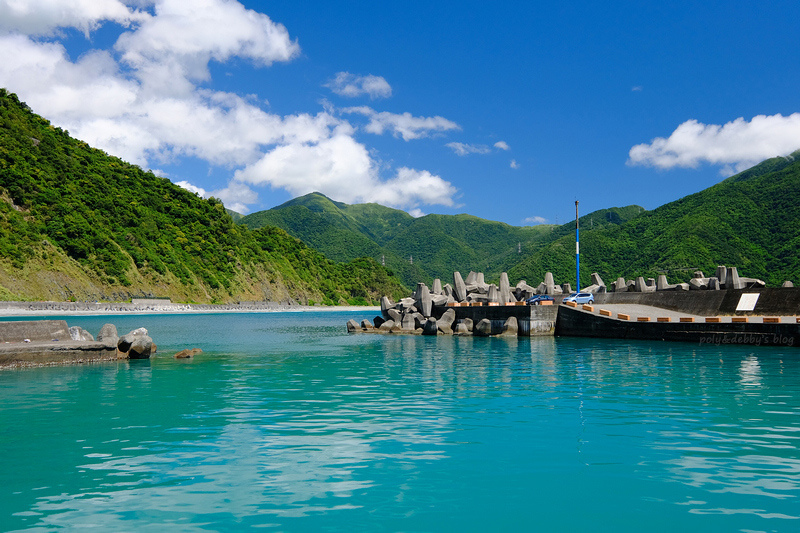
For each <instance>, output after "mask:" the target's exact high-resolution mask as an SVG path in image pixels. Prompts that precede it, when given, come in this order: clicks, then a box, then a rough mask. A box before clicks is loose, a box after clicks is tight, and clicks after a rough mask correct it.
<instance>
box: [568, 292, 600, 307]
mask: <svg viewBox="0 0 800 533" xmlns="http://www.w3.org/2000/svg"><path fill="white" fill-rule="evenodd" d="M564 302H575V303H576V304H593V303H594V294H592V293H590V292H573V293H572V294H570V295H569V296H567V297H566V298H564Z"/></svg>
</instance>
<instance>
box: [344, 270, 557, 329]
mask: <svg viewBox="0 0 800 533" xmlns="http://www.w3.org/2000/svg"><path fill="white" fill-rule="evenodd" d="M548 281H549V283H548ZM554 287H555V285H554V283H553V281H552V274H549V280H546V282H545V283H543V284H541V286H540V287H538V288H537V287H532V286H530V285H528V284H527V283H526V282H525V281H524V280H523V281H520V282H519V283H517V285H516V286H514V287H511V285H510V283H509V280H508V275H507V274H506V273H505V272H503V273H502V274H501V275H500V284H499V285H495V284H489V283H486V282H485V278H484V274H483V273H482V272H470V273H469V275H468V276H467V278H466V279H463V278H462V276H461V273H460V272H454V273H453V284H452V285H451V284H449V283H448V284H446V285H442V283H441V280H439V279H436V280H435V281H434V282H433V287H432V288H429V287H428V286H427V285H426V284H424V283H418V284H417V288H416V290H415V291H414V293H413V294H412V295H411V296H409V297H408V298H403V299H401V300H400V301H399V302H396V303H395V302H392V301H391V300H389V298H388V297H386V296H384V297H383V298H381V315H380V316H376V317H375V318H374V319H373V320H372V321H369V320H362V321H361V323H358V322H356V321H355V320H350V321H348V323H347V330H348V331H349V332H350V333H360V332H368V333H369V332H378V333H406V334H415V333H417V334H421V335H477V336H493V335H517V336H530V335H552V334H553V331H554V328H555V321H556V308H555V305H553V304H554V302H555V300H554V299H553V298H550V299H548V300H545V301H543V302H541V303H542V304H543V305H528V304H527V300H528V299H529V298H531V297H533V296H534V295H536V294H547V291H548V290H551V291H552V290H554ZM561 291H562V289H561V288H560V287H559V288H558V292H559V293H560V292H561Z"/></svg>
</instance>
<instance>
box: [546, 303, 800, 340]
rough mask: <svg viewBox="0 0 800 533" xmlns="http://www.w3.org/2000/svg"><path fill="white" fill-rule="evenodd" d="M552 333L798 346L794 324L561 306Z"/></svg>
mask: <svg viewBox="0 0 800 533" xmlns="http://www.w3.org/2000/svg"><path fill="white" fill-rule="evenodd" d="M555 334H556V335H561V336H566V337H596V338H608V339H635V340H663V341H684V342H693V343H696V344H715V345H723V344H726V345H727V344H747V345H755V346H784V347H800V324H797V323H780V324H762V323H752V322H749V323H731V322H722V323H705V322H692V323H687V322H661V323H660V322H632V321H628V320H618V319H615V318H609V317H603V316H600V315H595V314H593V313H588V312H584V311H581V310H580V309H576V308H572V307H565V306H562V307H560V308H559V312H558V320H557V322H556V329H555Z"/></svg>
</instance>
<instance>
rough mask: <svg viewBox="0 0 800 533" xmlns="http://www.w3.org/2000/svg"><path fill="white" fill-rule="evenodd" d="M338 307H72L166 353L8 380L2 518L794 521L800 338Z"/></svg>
mask: <svg viewBox="0 0 800 533" xmlns="http://www.w3.org/2000/svg"><path fill="white" fill-rule="evenodd" d="M348 318H357V319H359V320H360V319H361V318H371V314H370V313H366V314H363V316H361V315H359V313H352V312H350V313H340V312H332V313H275V314H216V315H167V316H163V315H162V316H155V315H144V316H132V317H131V316H127V317H121V316H113V317H68V318H66V320H67V321H68V323H69V324H70V325H80V326H83V327H84V328H86V329H88V330H89V331H90V332H92V333H93V334H95V335H96V334H97V332H98V331H99V329H100V327H101V326H102V325H103V324H104V323H106V322H111V323H114V324H116V325H117V327H118V329H119V331H120V333H126V332H127V331H129V330H131V329H134V328H136V327H139V326H144V327H146V328H147V329H148V330H149V331H150V334H151V336H152V337H153V338H154V340H155V341H156V343H157V344H158V346H159V354H158V355H157V356H155V357H154V358H153V359H151V360H149V361H130V362H119V363H116V362H115V363H105V364H96V365H86V366H72V367H59V368H37V369H26V370H14V371H1V372H0V402H1V403H0V530H3V531H8V530H18V529H28V528H37V529H39V530H50V529H56V528H62V527H65V528H72V529H87V528H95V530H98V531H110V530H113V531H134V530H137V531H138V530H152V531H162V530H169V531H227V530H240V529H249V528H253V527H259V528H265V529H272V530H276V531H523V530H524V531H613V532H626V531H631V532H633V531H635V532H643V531H679V532H689V531H702V532H709V531H747V532H750V531H792V532H796V531H800V447H799V446H798V444H800V441H799V440H798V439H800V350H798V349H797V348H787V349H780V348H753V347H738V346H720V347H715V346H708V345H704V346H695V345H692V344H681V343H659V342H652V343H648V342H617V341H608V340H603V341H601V340H587V339H564V338H559V339H554V338H533V339H517V338H513V339H472V338H453V337H436V338H431V337H402V336H380V335H347V334H346V333H345V332H344V331H345V326H344V324H345V321H346V320H347V319H348ZM194 347H199V348H202V349H203V350H204V353H203V354H201V355H199V356H197V357H195V358H194V359H193V360H176V359H173V358H172V354H174V353H175V352H176V351H178V350H180V349H183V348H194Z"/></svg>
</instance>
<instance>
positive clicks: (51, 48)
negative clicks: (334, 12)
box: [0, 0, 458, 213]
mask: <svg viewBox="0 0 800 533" xmlns="http://www.w3.org/2000/svg"><path fill="white" fill-rule="evenodd" d="M128 4H129V5H134V4H137V5H140V6H149V7H151V8H152V13H144V14H143V13H140V12H138V11H132V10H130V9H128V8H126V10H118V12H115V11H114V9H112V8H114V7H115V6H116V7H117V8H118V7H119V6H123V7H125V6H124V4H118V3H117V2H114V1H112V0H102V1H98V2H96V3H95V2H93V1H89V0H86V1H80V0H64V1H61V0H58V1H56V0H47V1H45V2H44V3H42V4H37V5H42V6H44V7H43V8H42V9H41V10H37V11H36V12H35V13H34V12H33V11H31V12H28V13H27V14H25V13H23V12H22V11H20V8H18V7H17V3H16V2H13V1H12V0H0V10H5V11H0V13H4V14H8V13H10V12H11V10H12V8H13V9H16V10H17V11H14V13H16V14H15V15H14V17H16V18H10V17H9V18H7V19H6V18H0V50H3V53H4V58H3V60H2V61H0V86H2V87H6V88H8V89H9V90H10V91H13V92H15V93H17V94H18V95H19V96H20V98H21V99H22V100H23V101H25V102H27V103H28V104H29V105H30V106H31V107H32V108H33V109H34V110H35V111H36V112H37V113H40V114H42V115H44V116H45V117H47V118H48V119H49V120H51V121H52V122H53V124H55V125H58V126H60V127H62V128H65V129H68V130H69V131H70V133H71V134H72V135H74V136H75V137H78V138H80V139H82V140H85V141H86V142H88V143H90V144H91V145H92V146H96V147H98V148H100V149H103V150H105V151H107V152H109V153H111V154H113V155H116V156H118V157H121V158H123V159H125V160H128V161H131V162H132V163H135V164H138V165H140V166H142V167H144V168H148V167H151V166H154V165H153V164H154V163H164V162H167V163H174V162H176V161H177V162H180V159H181V158H183V157H194V158H198V159H200V160H203V161H208V162H209V163H211V164H212V165H221V166H226V167H228V168H230V169H232V170H233V171H234V178H233V179H232V180H231V181H230V182H229V183H228V184H227V185H226V186H225V187H224V188H221V189H216V190H212V187H209V186H205V188H203V187H198V186H196V185H194V184H192V183H190V182H188V181H186V180H183V181H181V182H179V185H181V186H182V187H184V188H187V189H188V190H192V191H194V192H197V193H198V194H201V195H203V196H206V197H207V196H215V197H217V198H219V199H221V200H222V201H223V202H225V204H226V206H228V207H229V208H231V209H234V210H236V211H239V212H242V213H246V212H247V211H248V210H249V209H248V207H247V206H248V205H249V204H253V203H255V202H256V201H257V195H256V192H255V191H254V189H253V188H251V187H256V186H271V187H275V188H283V189H286V190H287V191H289V192H291V193H293V194H304V193H307V192H312V191H317V190H318V191H321V192H323V193H325V194H328V195H329V196H332V197H335V198H337V199H341V200H343V201H377V202H382V203H386V204H387V205H393V206H396V207H402V208H408V209H412V210H413V209H419V206H420V205H426V204H432V203H433V204H440V205H452V204H453V200H452V198H453V196H454V195H455V193H456V189H455V188H454V187H453V186H452V185H451V184H450V183H449V182H447V181H445V180H444V179H442V178H441V177H439V176H436V175H433V174H431V173H430V172H427V171H425V170H414V169H410V168H406V167H402V168H398V169H396V170H394V171H387V172H388V175H389V176H391V177H390V178H388V179H386V178H384V177H383V176H382V172H381V171H380V170H379V169H381V168H383V165H382V164H381V163H380V162H378V161H377V160H376V159H374V158H375V156H374V155H372V154H371V153H370V150H369V149H368V148H367V147H366V146H364V145H363V144H361V143H359V142H357V141H356V140H355V139H354V135H355V133H356V131H357V129H356V127H354V125H352V124H351V123H350V122H348V121H346V120H343V119H342V118H341V117H338V116H336V115H335V113H336V111H335V110H334V109H333V108H332V107H329V106H324V107H326V108H325V110H324V111H322V112H319V113H317V114H311V113H298V114H296V115H289V116H280V115H276V114H273V113H268V112H266V111H264V110H263V109H262V108H260V107H258V105H256V104H255V102H257V101H258V98H255V97H249V96H248V97H242V96H239V95H236V94H232V93H228V92H220V91H215V90H212V89H208V88H204V87H201V86H199V83H201V82H205V81H207V80H208V79H209V76H210V71H209V68H208V66H209V63H210V62H211V61H217V62H225V61H229V60H231V59H233V58H243V59H246V60H249V61H251V62H253V63H254V64H255V65H256V66H267V65H270V64H271V63H273V62H275V61H288V60H291V59H292V58H293V57H295V56H297V54H298V53H299V46H298V45H297V42H296V41H295V40H292V39H291V37H290V36H289V33H288V31H287V30H286V28H284V27H283V26H282V25H280V24H276V23H274V22H272V21H271V20H270V19H269V18H268V17H267V16H266V15H263V14H260V13H256V12H255V11H252V10H248V9H245V8H244V7H243V6H242V5H241V4H239V3H238V2H235V1H232V0H198V1H197V2H192V3H185V2H183V0H155V1H152V2H151V1H150V0H142V1H141V2H138V3H135V2H132V1H131V2H128ZM20 5H21V4H20ZM153 6H154V7H153ZM95 7H96V8H97V11H92V9H94V8H95ZM62 8H63V9H62ZM59 9H61V10H62V11H63V13H62V12H61V11H59ZM103 9H105V11H103ZM20 13H22V14H20ZM9 21H11V22H9ZM103 21H114V22H116V23H120V24H128V25H129V26H128V27H129V30H128V31H125V32H124V33H122V34H121V35H120V37H119V39H118V40H117V42H116V44H115V46H114V48H113V49H110V50H92V51H90V52H88V53H86V54H84V55H83V56H81V57H79V58H78V59H77V60H72V59H71V58H70V57H69V56H68V54H67V51H66V50H65V48H64V46H62V45H61V44H60V43H59V42H58V33H57V30H58V28H61V27H65V26H71V27H76V28H80V29H84V30H85V31H88V30H94V29H95V28H97V27H98V25H100V24H101V23H102V22H103ZM26 28H27V29H26ZM4 29H6V30H9V31H7V32H6V33H5V34H4V33H3V30H4ZM120 31H122V30H120ZM20 32H27V33H30V34H32V35H41V34H44V33H47V32H50V33H52V34H53V35H55V36H56V38H55V39H52V40H50V41H44V40H43V41H39V40H36V39H35V38H32V37H30V36H28V35H24V34H22V33H20ZM367 78H368V77H363V78H361V81H360V82H359V83H360V87H361V88H362V89H363V90H364V91H367V92H366V93H365V94H376V95H379V94H385V88H384V89H381V86H382V84H381V83H380V80H382V78H378V77H373V78H375V79H374V80H372V81H370V80H368V79H367ZM383 81H384V82H385V80H383ZM386 86H388V84H386ZM381 91H384V92H383V93H382V92H381ZM261 100H262V101H263V98H262V99H261ZM359 109H360V110H361V111H355V112H354V111H350V112H351V113H356V114H359V113H360V114H361V115H365V116H368V117H369V124H367V126H365V129H366V130H367V131H369V132H372V133H383V132H384V131H391V132H392V133H393V134H394V135H395V136H397V137H402V138H403V139H404V140H410V139H416V138H421V137H425V136H429V135H431V134H433V133H435V132H441V131H447V130H450V129H458V125H457V124H455V123H453V122H451V121H448V120H446V119H444V118H442V117H414V116H412V115H411V114H410V113H404V114H401V115H396V114H391V113H378V112H376V111H374V110H372V109H370V108H359ZM345 112H346V113H347V112H348V111H345ZM176 179H179V178H177V177H176Z"/></svg>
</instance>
